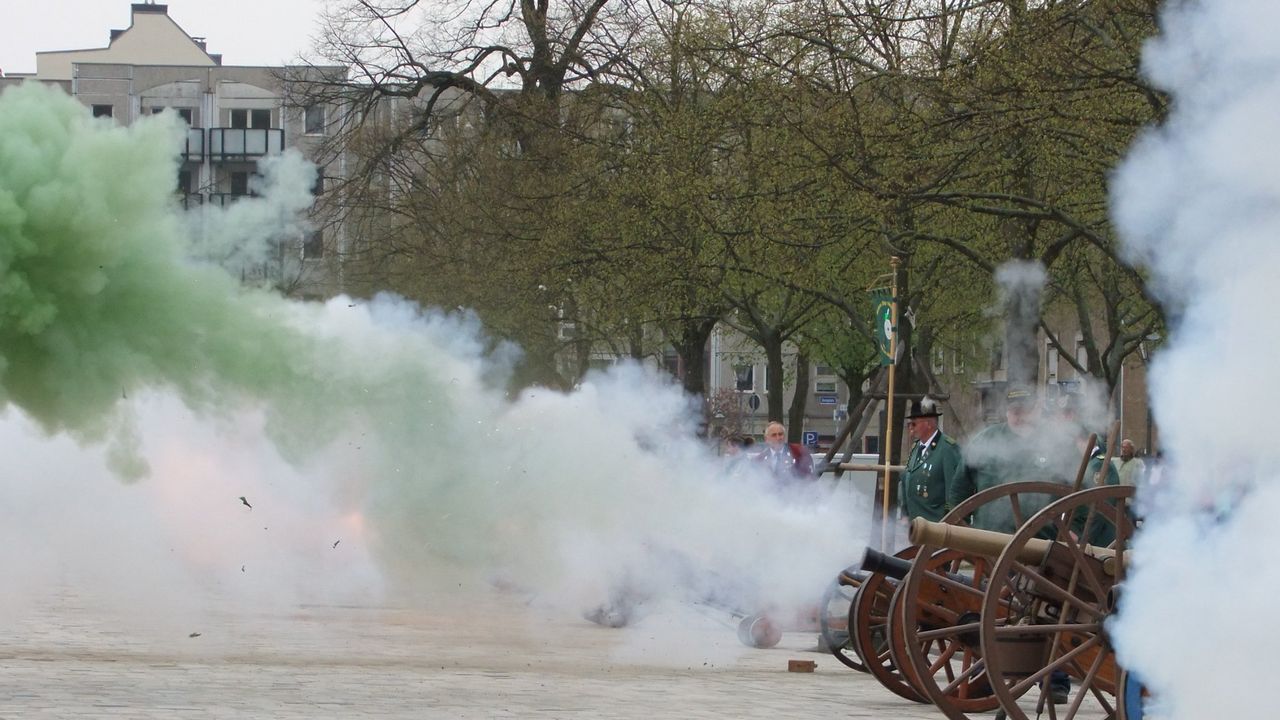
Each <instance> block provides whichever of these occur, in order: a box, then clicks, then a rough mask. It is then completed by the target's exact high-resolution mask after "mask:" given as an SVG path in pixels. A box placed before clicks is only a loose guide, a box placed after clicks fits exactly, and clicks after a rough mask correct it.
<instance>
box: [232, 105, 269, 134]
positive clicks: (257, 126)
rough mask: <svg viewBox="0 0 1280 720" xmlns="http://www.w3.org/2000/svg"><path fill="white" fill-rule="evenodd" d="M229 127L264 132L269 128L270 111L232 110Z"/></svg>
mask: <svg viewBox="0 0 1280 720" xmlns="http://www.w3.org/2000/svg"><path fill="white" fill-rule="evenodd" d="M231 127H232V128H234V129H237V130H244V129H254V130H265V129H267V128H269V127H271V111H270V110H243V109H242V110H232V111H231Z"/></svg>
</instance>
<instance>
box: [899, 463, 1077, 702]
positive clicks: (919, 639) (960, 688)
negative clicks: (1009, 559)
mask: <svg viewBox="0 0 1280 720" xmlns="http://www.w3.org/2000/svg"><path fill="white" fill-rule="evenodd" d="M1070 491H1071V488H1070V487H1069V486H1067V485H1063V484H1060V483H1048V482H1022V483H1010V484H1007V485H1001V486H998V487H993V488H989V489H987V490H983V491H981V492H979V493H976V494H975V495H973V496H972V497H970V498H968V499H966V500H965V501H964V502H962V503H960V504H959V505H957V506H956V507H955V508H953V509H952V510H951V511H950V512H948V513H947V515H946V516H945V517H943V518H942V521H941V522H940V523H937V524H938V525H941V526H943V527H944V528H946V529H947V530H949V531H955V532H962V531H965V530H968V529H969V527H968V526H969V523H970V522H971V521H972V520H973V518H975V517H993V516H994V517H999V518H1002V519H1003V520H1004V521H1006V522H1008V523H1009V524H1012V525H1020V524H1022V522H1024V521H1025V520H1026V519H1027V518H1028V517H1029V515H1030V513H1032V512H1034V510H1036V509H1038V508H1041V507H1044V506H1045V505H1047V504H1049V503H1050V502H1052V501H1053V500H1055V499H1057V498H1061V497H1063V496H1065V495H1067V494H1068V493H1069V492H1070ZM979 511H981V512H979ZM922 522H923V521H922ZM918 548H919V554H918V555H917V559H916V561H915V562H914V563H913V564H912V565H911V568H910V571H909V572H908V574H907V575H906V577H905V578H904V579H903V580H902V582H901V586H902V587H901V589H900V590H899V599H898V600H897V606H896V607H895V608H892V609H891V610H892V622H891V624H892V625H893V628H892V630H893V632H891V633H890V635H889V637H890V640H891V642H890V644H889V650H890V655H891V657H892V658H893V659H894V662H895V664H896V665H897V666H899V667H901V668H902V674H903V675H904V676H905V677H906V679H907V680H908V682H909V683H910V684H911V685H912V686H913V687H914V688H916V689H917V690H918V691H919V692H920V693H921V694H922V695H923V696H924V697H925V698H926V699H927V700H929V701H931V702H933V703H934V704H935V705H936V706H937V707H938V708H939V709H940V710H941V711H942V712H943V713H944V714H946V715H948V716H949V717H967V715H966V713H981V712H988V711H990V710H993V709H995V708H996V707H998V706H999V702H998V700H997V699H996V698H995V697H994V695H993V694H992V690H991V685H990V683H989V682H988V681H987V678H986V666H985V663H984V662H983V660H982V652H981V638H980V635H979V624H978V620H979V619H980V613H981V608H982V600H983V597H984V594H985V592H986V589H987V587H988V586H989V585H990V577H991V576H990V571H991V566H992V561H993V558H991V557H988V556H986V555H983V554H974V553H969V552H965V551H963V550H958V549H951V548H939V547H937V546H918Z"/></svg>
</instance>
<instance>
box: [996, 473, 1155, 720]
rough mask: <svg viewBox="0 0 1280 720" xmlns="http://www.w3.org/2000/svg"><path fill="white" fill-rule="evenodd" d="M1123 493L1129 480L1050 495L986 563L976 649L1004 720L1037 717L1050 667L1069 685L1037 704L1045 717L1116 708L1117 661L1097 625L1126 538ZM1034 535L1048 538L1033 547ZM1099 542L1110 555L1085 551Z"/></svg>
mask: <svg viewBox="0 0 1280 720" xmlns="http://www.w3.org/2000/svg"><path fill="white" fill-rule="evenodd" d="M1132 498H1133V488H1132V487H1129V486H1124V485H1112V486H1105V487H1096V488H1090V489H1088V490H1082V491H1080V492H1077V493H1073V494H1071V495H1068V496H1066V497H1064V498H1062V499H1061V500H1057V501H1055V502H1053V503H1051V504H1050V505H1048V506H1047V507H1045V508H1044V509H1043V510H1041V511H1040V512H1038V513H1036V514H1035V515H1034V516H1032V517H1031V519H1029V520H1028V521H1027V522H1026V523H1025V524H1024V525H1023V526H1022V527H1021V528H1019V530H1018V531H1017V532H1016V533H1014V534H1013V536H1012V539H1011V540H1010V541H1009V544H1008V546H1007V547H1006V548H1005V550H1004V552H1003V553H1001V555H1000V557H999V558H998V559H997V560H996V562H995V565H994V566H993V567H992V569H991V573H990V578H991V580H990V582H989V584H988V586H987V591H986V595H985V596H984V598H983V605H982V620H981V626H982V630H981V634H982V655H983V659H984V661H985V663H986V667H987V677H988V679H989V680H990V682H991V686H992V690H993V691H994V692H995V694H996V697H997V698H999V700H1000V707H1001V708H1002V709H1003V710H1004V712H1005V713H1007V715H1008V717H1009V718H1012V720H1028V713H1032V714H1035V715H1037V716H1039V715H1040V714H1041V713H1042V712H1043V711H1044V710H1045V709H1046V708H1047V706H1049V705H1050V703H1051V702H1052V693H1051V692H1050V684H1051V679H1052V675H1053V674H1054V672H1055V671H1058V672H1065V673H1066V674H1067V675H1068V676H1070V680H1071V688H1070V691H1069V692H1068V693H1067V697H1066V702H1065V703H1062V705H1065V709H1063V710H1062V711H1060V712H1059V711H1057V708H1052V707H1048V708H1047V709H1048V710H1049V715H1050V717H1052V718H1063V720H1073V719H1074V718H1078V717H1098V716H1102V717H1116V716H1117V714H1118V709H1117V702H1116V693H1117V686H1118V684H1119V673H1120V669H1119V666H1118V665H1117V664H1116V661H1115V652H1114V650H1113V649H1112V647H1111V643H1110V641H1109V638H1108V637H1107V634H1106V629H1105V623H1106V620H1107V618H1108V617H1109V616H1110V614H1111V612H1112V611H1113V610H1114V607H1113V606H1114V604H1115V593H1114V592H1113V588H1114V587H1115V586H1116V585H1117V584H1119V583H1120V581H1121V580H1122V579H1123V577H1124V569H1125V568H1124V556H1123V554H1124V549H1125V548H1126V547H1128V544H1129V542H1130V540H1131V538H1132V537H1133V532H1134V523H1133V519H1132V517H1133V516H1132V515H1131V513H1130V512H1129V506H1130V503H1131V501H1132ZM1043 538H1057V540H1058V542H1057V543H1054V544H1052V545H1050V546H1049V547H1048V548H1047V550H1036V545H1037V541H1038V542H1039V543H1043ZM1099 547H1102V548H1106V547H1110V548H1111V551H1110V554H1111V555H1112V558H1111V560H1110V561H1108V560H1107V559H1106V557H1105V556H1106V555H1107V554H1108V551H1105V550H1103V551H1101V552H1099V551H1095V550H1094V548H1099ZM1028 557H1035V558H1036V560H1035V561H1034V562H1033V561H1029V560H1028V559H1027V558H1028ZM1108 570H1109V571H1110V573H1111V574H1108Z"/></svg>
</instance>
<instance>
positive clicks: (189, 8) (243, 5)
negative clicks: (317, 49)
mask: <svg viewBox="0 0 1280 720" xmlns="http://www.w3.org/2000/svg"><path fill="white" fill-rule="evenodd" d="M130 4H131V3H130V1H129V0H3V2H0V69H2V70H4V72H5V73H29V72H35V69H36V55H35V54H36V51H40V50H79V49H84V48H101V47H106V46H107V41H108V39H109V37H110V32H111V30H112V29H113V28H120V29H123V28H127V27H128V26H129V6H130ZM158 4H165V5H168V6H169V17H171V18H173V20H174V21H175V22H177V23H178V25H179V26H181V27H182V29H183V30H186V31H187V34H188V35H191V36H194V37H204V38H206V39H207V40H208V48H209V52H211V53H221V54H222V62H223V64H226V65H278V64H281V63H283V62H286V61H290V60H293V59H295V58H297V57H298V56H299V55H300V54H303V53H306V52H307V51H308V50H309V49H310V47H311V45H312V43H311V40H310V38H311V37H312V36H313V35H314V34H315V33H316V16H317V14H318V13H319V11H320V10H321V9H322V8H323V7H324V2H323V0H169V2H167V3H158Z"/></svg>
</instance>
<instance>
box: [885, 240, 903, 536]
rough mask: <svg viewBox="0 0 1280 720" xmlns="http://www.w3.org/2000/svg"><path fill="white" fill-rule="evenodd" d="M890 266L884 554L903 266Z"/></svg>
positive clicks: (891, 261) (899, 262)
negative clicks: (891, 330) (899, 271)
mask: <svg viewBox="0 0 1280 720" xmlns="http://www.w3.org/2000/svg"><path fill="white" fill-rule="evenodd" d="M889 265H890V266H891V267H892V268H893V281H892V284H891V288H892V289H891V290H890V296H889V297H890V306H889V308H890V309H889V317H890V324H891V325H892V326H893V335H891V336H890V337H889V388H888V392H887V393H886V395H885V429H884V438H885V441H884V475H883V483H884V484H883V486H882V491H881V494H882V501H881V505H882V507H881V516H880V548H881V550H883V551H884V552H890V551H891V550H892V548H890V547H889V527H890V523H889V492H890V490H889V465H890V463H891V462H892V457H893V391H894V386H895V385H896V382H895V376H896V374H897V373H896V372H895V370H897V367H898V267H899V266H901V265H902V259H901V258H899V257H898V256H896V255H895V256H893V257H890V258H889Z"/></svg>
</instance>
